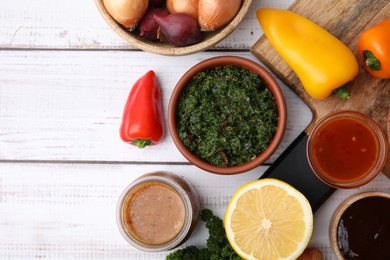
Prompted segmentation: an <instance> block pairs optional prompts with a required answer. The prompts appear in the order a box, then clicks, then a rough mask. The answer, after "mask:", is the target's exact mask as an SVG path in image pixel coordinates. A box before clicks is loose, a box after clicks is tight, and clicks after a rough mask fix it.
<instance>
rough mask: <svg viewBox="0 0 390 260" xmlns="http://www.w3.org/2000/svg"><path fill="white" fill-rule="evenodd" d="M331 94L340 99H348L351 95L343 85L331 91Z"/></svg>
mask: <svg viewBox="0 0 390 260" xmlns="http://www.w3.org/2000/svg"><path fill="white" fill-rule="evenodd" d="M332 94H335V95H337V96H339V97H341V98H342V99H348V98H349V97H350V96H351V94H350V93H349V92H348V90H347V89H346V88H345V85H343V86H341V87H339V88H336V89H335V90H333V92H332Z"/></svg>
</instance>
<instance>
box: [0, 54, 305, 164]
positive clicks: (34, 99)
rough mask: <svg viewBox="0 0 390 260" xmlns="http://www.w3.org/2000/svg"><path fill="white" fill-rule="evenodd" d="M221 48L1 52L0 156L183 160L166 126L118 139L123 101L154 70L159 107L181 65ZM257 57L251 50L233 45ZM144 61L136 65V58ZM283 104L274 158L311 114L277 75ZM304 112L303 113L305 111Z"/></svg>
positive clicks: (166, 98) (185, 66)
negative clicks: (150, 142)
mask: <svg viewBox="0 0 390 260" xmlns="http://www.w3.org/2000/svg"><path fill="white" fill-rule="evenodd" d="M218 55H223V54H221V53H214V52H207V53H206V52H205V53H201V54H198V55H196V56H195V55H192V56H187V57H165V56H159V55H154V54H149V53H145V52H125V51H115V52H106V51H103V52H102V51H85V52H80V51H72V52H70V51H59V52H57V51H29V52H27V51H0V97H1V99H0V161H1V160H67V161H106V162H110V161H112V162H114V161H115V162H118V161H126V162H135V161H138V162H139V161H149V162H164V163H166V162H187V160H186V159H185V158H184V157H183V156H182V155H181V154H180V153H179V152H178V150H177V149H176V147H175V145H174V144H173V141H172V139H171V137H170V135H169V133H168V129H167V127H168V124H167V123H166V124H165V126H166V134H165V137H164V139H163V141H162V143H160V144H159V145H157V146H153V147H147V148H145V149H142V150H141V149H138V148H136V147H133V146H130V145H128V144H126V143H124V142H122V140H121V139H120V138H119V126H120V121H121V118H122V112H123V107H124V105H125V102H126V100H127V96H128V93H129V92H130V89H131V87H132V85H133V84H134V83H135V81H136V80H137V79H138V78H139V77H141V76H142V75H144V74H145V73H146V72H147V71H148V70H154V71H155V72H156V75H157V77H158V80H159V83H160V85H161V90H162V97H163V111H164V116H165V119H166V120H167V108H168V103H169V98H170V95H171V92H172V90H173V88H174V86H175V84H176V82H177V81H178V80H179V78H180V77H181V76H182V75H183V74H184V72H185V71H186V70H187V69H188V68H190V67H191V66H193V65H195V64H196V63H198V62H200V61H201V60H204V59H207V58H211V57H214V56H218ZM231 55H238V56H242V57H246V58H249V59H252V60H254V61H256V62H259V61H258V60H257V59H256V58H255V57H253V55H251V54H250V53H249V52H235V53H231ZM141 60H142V63H141V64H140V61H141ZM280 83H281V85H282V86H283V90H284V94H285V97H286V102H287V106H288V113H289V117H288V123H287V130H286V134H285V139H284V141H283V143H282V145H281V146H280V147H279V149H278V151H277V153H276V154H275V155H274V156H273V157H272V158H270V160H269V162H272V161H273V160H274V159H275V158H276V157H277V156H278V154H280V153H281V152H282V151H283V150H284V149H285V148H286V147H287V145H288V144H289V143H290V142H292V140H293V139H294V138H295V137H296V136H297V135H298V134H299V133H300V132H301V131H302V130H303V129H304V128H305V127H306V125H307V124H308V123H309V120H310V116H311V113H310V111H309V110H308V109H307V107H306V106H305V105H304V104H303V103H302V101H301V100H300V99H299V98H298V97H297V96H296V95H295V94H294V93H293V92H292V91H291V90H290V89H288V88H287V87H286V86H285V85H284V84H283V83H282V82H280ZM303 115H304V116H303Z"/></svg>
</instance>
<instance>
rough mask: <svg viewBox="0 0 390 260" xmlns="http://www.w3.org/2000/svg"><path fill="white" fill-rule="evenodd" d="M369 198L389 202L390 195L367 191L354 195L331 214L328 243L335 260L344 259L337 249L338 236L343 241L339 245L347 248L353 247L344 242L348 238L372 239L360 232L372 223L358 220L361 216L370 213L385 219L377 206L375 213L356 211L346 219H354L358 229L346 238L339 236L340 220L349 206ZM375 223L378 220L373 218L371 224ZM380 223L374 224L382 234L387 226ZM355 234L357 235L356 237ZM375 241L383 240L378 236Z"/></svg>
mask: <svg viewBox="0 0 390 260" xmlns="http://www.w3.org/2000/svg"><path fill="white" fill-rule="evenodd" d="M370 197H380V198H384V199H387V200H390V194H388V193H384V192H376V191H369V192H362V193H357V194H354V195H352V196H351V197H349V198H347V199H345V200H344V201H343V202H341V203H340V205H339V206H338V207H337V208H336V210H335V212H334V213H333V215H332V218H331V220H330V224H329V241H330V245H331V248H332V249H333V252H334V253H335V255H336V256H337V259H344V258H343V255H342V252H341V250H340V248H339V241H338V237H339V236H340V237H341V238H342V240H343V241H342V242H341V244H342V245H344V246H348V247H349V246H353V245H349V243H348V242H347V241H346V240H348V239H349V237H350V236H352V237H354V238H356V239H358V240H362V239H366V240H368V239H371V240H372V239H373V237H367V234H366V233H365V232H363V231H362V227H363V226H364V227H365V228H367V226H368V225H370V224H372V223H367V222H365V221H364V220H362V219H359V217H360V216H362V215H364V216H366V215H368V214H371V213H372V215H376V214H377V215H381V216H384V218H383V219H382V220H384V219H386V215H384V214H385V212H384V211H383V210H381V208H382V207H379V206H377V208H378V209H377V210H378V211H377V212H375V211H373V210H372V209H369V210H364V209H363V210H362V211H361V213H360V214H357V213H356V211H355V212H354V214H353V215H352V216H350V217H348V219H351V220H352V219H354V221H355V224H356V223H359V225H360V227H357V228H356V231H355V233H349V234H348V235H349V236H347V235H345V234H339V223H340V219H341V218H342V216H343V214H344V213H345V211H346V210H348V209H350V207H351V205H352V204H354V203H355V202H358V201H360V200H361V199H365V198H370ZM370 204H371V205H372V204H374V203H372V201H371V202H370ZM366 205H367V204H366ZM387 212H388V211H387ZM367 213H368V214H367ZM366 221H367V220H366ZM377 221H378V219H377V218H375V221H372V222H373V223H374V222H377ZM385 221H386V220H385ZM381 223H382V222H378V223H375V224H376V228H378V230H382V231H383V233H384V232H386V230H388V226H387V227H385V226H384V225H382V224H381ZM345 225H346V224H345V223H344V228H341V230H345ZM386 228H387V229H386ZM344 232H345V231H344ZM356 233H358V235H357V234H356ZM381 235H382V234H381ZM375 239H377V240H378V241H380V240H383V239H384V238H383V237H380V236H378V238H374V240H375ZM387 244H388V243H387ZM355 246H356V245H355ZM376 246H378V245H376ZM373 250H375V249H374V248H373ZM356 259H357V258H356ZM359 259H360V258H359ZM361 259H363V258H361ZM372 259H378V258H375V257H372Z"/></svg>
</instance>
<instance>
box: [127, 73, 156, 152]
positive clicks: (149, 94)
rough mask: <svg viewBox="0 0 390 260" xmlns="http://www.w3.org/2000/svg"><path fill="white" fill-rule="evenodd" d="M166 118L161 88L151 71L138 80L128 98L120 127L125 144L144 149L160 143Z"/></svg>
mask: <svg viewBox="0 0 390 260" xmlns="http://www.w3.org/2000/svg"><path fill="white" fill-rule="evenodd" d="M163 135H164V118H163V113H162V102H161V92H160V86H159V84H158V81H157V78H156V75H155V74H154V72H153V71H152V70H151V71H149V72H147V73H146V74H145V75H144V76H142V77H141V78H140V79H138V80H137V81H136V82H135V84H134V86H133V87H132V89H131V91H130V94H129V96H128V99H127V102H126V105H125V108H124V111H123V117H122V123H121V127H120V136H121V138H122V140H123V141H124V142H128V143H130V144H132V145H136V146H138V147H139V148H144V147H145V146H147V145H153V144H157V143H158V142H160V140H161V139H162V137H163Z"/></svg>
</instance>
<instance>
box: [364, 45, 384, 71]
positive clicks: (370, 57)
mask: <svg viewBox="0 0 390 260" xmlns="http://www.w3.org/2000/svg"><path fill="white" fill-rule="evenodd" d="M363 59H364V62H365V63H366V64H367V66H368V67H369V68H370V69H371V70H380V69H381V63H380V61H379V60H378V58H377V57H375V55H374V54H373V53H372V52H370V51H367V50H364V51H363Z"/></svg>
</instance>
